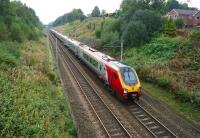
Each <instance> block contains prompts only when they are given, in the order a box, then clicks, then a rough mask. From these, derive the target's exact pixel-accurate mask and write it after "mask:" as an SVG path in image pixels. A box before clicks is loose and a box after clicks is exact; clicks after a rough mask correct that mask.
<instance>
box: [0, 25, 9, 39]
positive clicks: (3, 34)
mask: <svg viewBox="0 0 200 138" xmlns="http://www.w3.org/2000/svg"><path fill="white" fill-rule="evenodd" d="M7 34H8V32H7V26H6V25H5V24H4V23H2V22H0V40H6V39H7V37H8V36H7Z"/></svg>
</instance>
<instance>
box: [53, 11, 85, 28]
mask: <svg viewBox="0 0 200 138" xmlns="http://www.w3.org/2000/svg"><path fill="white" fill-rule="evenodd" d="M85 18H86V16H85V15H84V13H83V12H82V10H81V9H73V10H72V11H71V12H69V13H66V14H64V15H62V16H60V17H58V18H57V19H56V20H55V21H54V22H53V23H50V24H49V25H50V26H60V25H63V24H65V23H70V22H73V21H75V20H81V21H82V20H84V19H85Z"/></svg>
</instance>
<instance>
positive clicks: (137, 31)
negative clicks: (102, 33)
mask: <svg viewBox="0 0 200 138" xmlns="http://www.w3.org/2000/svg"><path fill="white" fill-rule="evenodd" d="M123 38H124V43H125V45H127V46H138V45H140V44H142V43H143V42H145V41H146V40H147V39H148V36H147V33H146V26H145V25H144V24H143V23H142V22H138V21H137V22H135V21H132V22H130V23H129V24H128V25H127V27H126V28H125V31H124V32H123Z"/></svg>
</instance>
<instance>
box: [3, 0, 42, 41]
mask: <svg viewBox="0 0 200 138" xmlns="http://www.w3.org/2000/svg"><path fill="white" fill-rule="evenodd" d="M0 9H1V12H0V40H4V41H5V40H12V41H18V42H23V41H24V40H25V39H29V40H32V37H34V38H38V37H39V36H40V34H41V31H37V32H36V31H34V30H35V29H36V28H37V30H40V29H41V28H42V24H41V22H40V21H39V18H38V17H37V16H36V14H35V12H34V11H33V9H31V8H28V7H27V6H26V5H24V4H22V3H21V2H19V1H12V2H10V1H9V0H1V1H0ZM30 34H31V36H32V37H30Z"/></svg>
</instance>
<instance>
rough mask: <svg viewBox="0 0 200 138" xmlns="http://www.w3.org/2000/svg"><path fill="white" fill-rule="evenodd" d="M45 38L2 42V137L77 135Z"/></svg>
mask: <svg viewBox="0 0 200 138" xmlns="http://www.w3.org/2000/svg"><path fill="white" fill-rule="evenodd" d="M46 41H47V40H46V38H43V39H41V40H39V41H26V42H24V43H21V44H19V43H13V42H2V43H0V51H2V50H3V51H4V52H3V53H4V55H3V56H0V107H1V108H0V137H76V133H77V132H76V129H75V128H74V126H73V122H72V119H71V116H70V113H69V112H68V109H67V104H66V99H65V96H64V92H63V89H62V87H61V85H60V83H59V80H58V77H57V75H56V73H55V64H54V62H53V58H52V55H51V54H50V52H49V48H48V47H47V44H46Z"/></svg>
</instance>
